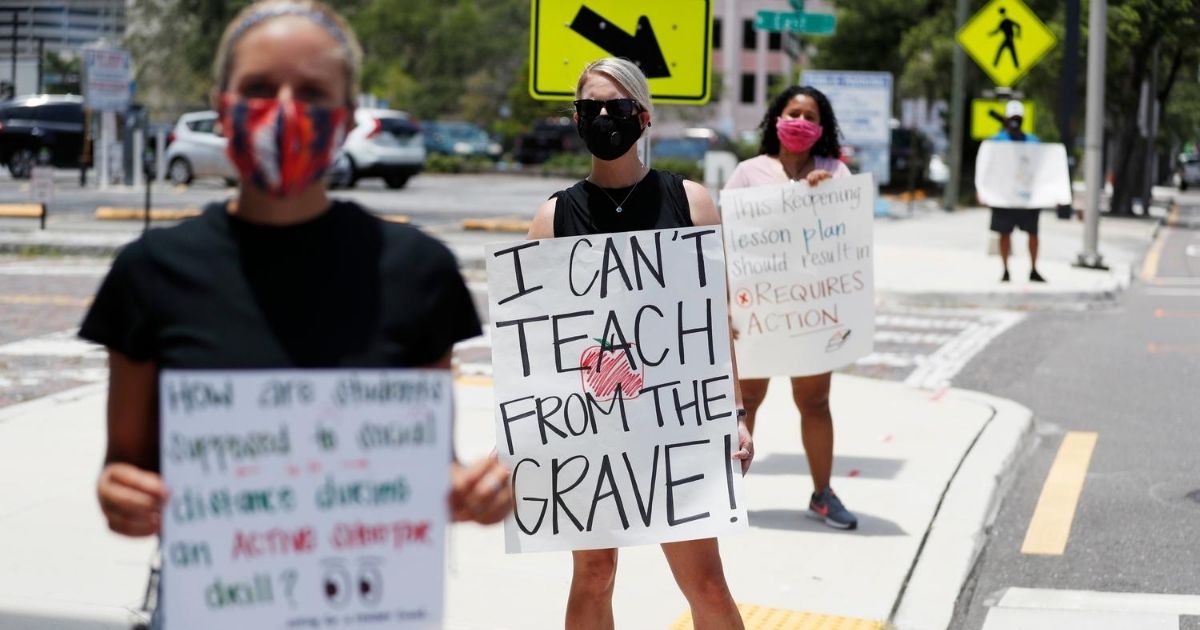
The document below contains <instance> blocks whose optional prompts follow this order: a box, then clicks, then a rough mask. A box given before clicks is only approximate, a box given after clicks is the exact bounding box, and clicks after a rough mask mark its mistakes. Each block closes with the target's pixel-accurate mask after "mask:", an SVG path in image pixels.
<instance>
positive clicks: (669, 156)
mask: <svg viewBox="0 0 1200 630" xmlns="http://www.w3.org/2000/svg"><path fill="white" fill-rule="evenodd" d="M709 151H726V152H729V153H734V146H733V141H732V140H730V139H729V138H727V137H726V136H724V135H722V134H720V133H718V132H716V131H714V130H712V129H706V128H704V127H692V128H689V129H685V130H683V132H682V133H680V134H672V135H665V136H652V137H651V138H650V159H651V160H660V159H662V160H689V161H695V162H696V164H697V165H698V166H699V167H700V168H704V156H705V155H707V154H708V152H709Z"/></svg>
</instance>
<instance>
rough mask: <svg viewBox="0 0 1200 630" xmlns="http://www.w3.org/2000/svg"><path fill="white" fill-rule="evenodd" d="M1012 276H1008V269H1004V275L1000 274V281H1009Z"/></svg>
mask: <svg viewBox="0 0 1200 630" xmlns="http://www.w3.org/2000/svg"><path fill="white" fill-rule="evenodd" d="M1009 280H1011V278H1009V277H1008V270H1007V269H1005V270H1004V275H1003V276H1000V282H1008V281H1009Z"/></svg>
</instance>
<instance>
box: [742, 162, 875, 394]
mask: <svg viewBox="0 0 1200 630" xmlns="http://www.w3.org/2000/svg"><path fill="white" fill-rule="evenodd" d="M874 204H875V184H874V182H873V181H872V179H871V176H870V175H854V176H852V177H840V178H837V179H829V180H825V181H823V182H821V183H820V184H818V185H817V186H816V187H810V186H809V185H808V184H807V183H806V182H795V183H791V184H785V185H782V186H755V187H751V188H732V189H726V190H724V191H722V192H721V215H722V221H723V223H724V225H725V230H726V233H725V250H726V253H727V257H728V260H729V294H730V298H731V301H732V306H731V307H730V310H731V315H732V316H733V326H734V328H735V329H736V330H737V331H738V337H737V342H736V343H737V360H738V373H739V375H740V376H741V377H742V378H766V377H771V376H806V375H810V374H820V373H822V372H829V371H831V370H834V369H837V368H839V367H842V366H843V365H846V364H848V363H851V362H852V361H854V360H855V359H858V358H859V357H862V356H864V355H866V354H868V353H870V352H871V350H872V348H873V346H874V337H875V288H874V285H875V280H874V275H875V274H874V263H873V261H874V256H873V251H872V245H873V242H872V238H873V236H872V231H873V227H874V224H873V220H872V209H873V207H874Z"/></svg>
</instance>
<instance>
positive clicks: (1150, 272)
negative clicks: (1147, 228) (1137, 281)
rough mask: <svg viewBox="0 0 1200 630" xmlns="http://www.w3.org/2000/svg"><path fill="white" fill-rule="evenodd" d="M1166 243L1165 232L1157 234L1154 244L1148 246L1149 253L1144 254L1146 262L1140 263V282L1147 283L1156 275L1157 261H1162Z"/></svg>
mask: <svg viewBox="0 0 1200 630" xmlns="http://www.w3.org/2000/svg"><path fill="white" fill-rule="evenodd" d="M1166 241H1167V233H1166V231H1165V230H1164V231H1161V232H1159V233H1158V237H1157V238H1155V239H1154V244H1153V245H1151V246H1150V251H1148V252H1146V260H1145V261H1143V262H1142V280H1143V281H1145V282H1149V281H1150V280H1153V279H1154V276H1156V275H1158V261H1159V260H1160V259H1162V252H1163V247H1164V245H1165V243H1166Z"/></svg>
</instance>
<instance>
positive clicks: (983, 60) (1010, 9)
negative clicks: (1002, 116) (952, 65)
mask: <svg viewBox="0 0 1200 630" xmlns="http://www.w3.org/2000/svg"><path fill="white" fill-rule="evenodd" d="M955 38H956V39H957V40H958V43H959V45H960V46H962V47H963V50H965V51H967V54H968V55H970V56H971V58H972V59H974V60H975V63H977V64H979V67H980V68H983V71H984V72H986V73H987V75H988V76H989V77H991V78H992V81H994V82H995V83H996V85H998V86H1001V87H1008V86H1011V85H1012V84H1013V83H1016V81H1017V79H1020V78H1021V77H1023V76H1025V73H1026V72H1029V69H1030V68H1032V67H1033V66H1035V65H1037V62H1039V61H1041V59H1042V57H1043V56H1045V54H1046V53H1047V52H1050V49H1052V48H1054V45H1055V43H1056V41H1057V40H1055V38H1054V33H1053V32H1051V30H1050V29H1048V28H1046V25H1045V24H1043V23H1042V21H1041V20H1039V19H1038V17H1037V15H1035V14H1034V13H1033V11H1032V10H1031V9H1030V8H1029V7H1028V6H1026V5H1025V3H1024V2H1022V1H1021V0H992V1H991V2H989V3H987V5H985V6H984V7H983V8H982V9H980V10H979V12H978V13H976V14H975V15H973V16H971V19H969V20H967V23H966V24H964V25H963V27H962V28H961V29H959V31H958V34H957V35H956V36H955Z"/></svg>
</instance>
